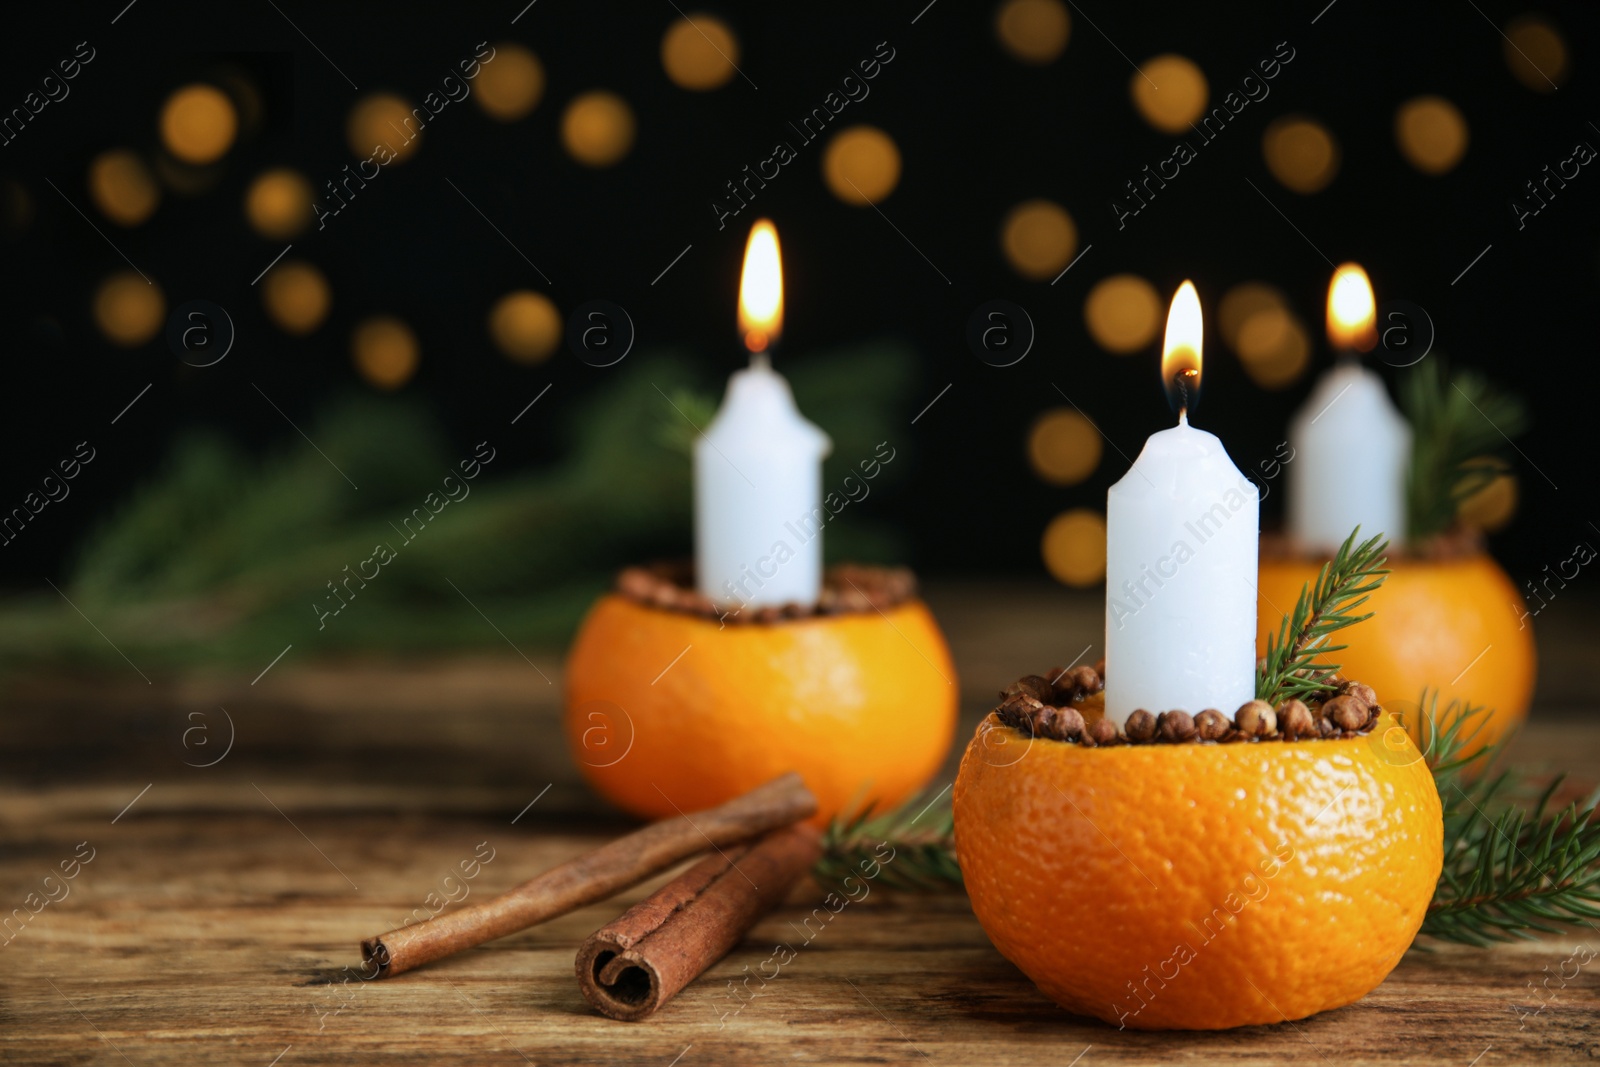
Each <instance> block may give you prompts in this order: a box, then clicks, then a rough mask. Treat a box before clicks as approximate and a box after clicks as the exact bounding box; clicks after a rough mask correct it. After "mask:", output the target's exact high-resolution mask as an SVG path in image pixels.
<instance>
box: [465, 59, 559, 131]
mask: <svg viewBox="0 0 1600 1067" xmlns="http://www.w3.org/2000/svg"><path fill="white" fill-rule="evenodd" d="M543 95H544V64H542V63H540V62H539V57H538V56H536V55H534V54H533V53H532V52H531V51H529V50H528V49H526V48H524V47H523V46H522V45H520V44H517V43H516V42H515V41H498V42H496V43H495V45H494V62H492V63H485V64H484V65H483V66H482V67H481V68H480V69H479V71H478V77H477V81H476V85H475V87H474V90H473V99H474V100H476V101H478V106H479V107H481V108H483V110H484V112H485V113H486V114H487V115H488V116H489V117H490V118H492V119H498V120H499V121H501V122H515V121H516V120H517V119H520V118H522V117H523V116H524V115H526V114H527V113H528V112H530V111H532V110H533V109H534V108H535V107H537V106H538V104H539V98H540V97H541V96H543Z"/></svg>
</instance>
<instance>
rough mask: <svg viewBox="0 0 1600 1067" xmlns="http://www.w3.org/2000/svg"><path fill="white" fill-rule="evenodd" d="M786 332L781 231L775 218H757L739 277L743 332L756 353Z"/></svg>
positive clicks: (740, 324) (749, 346) (740, 330)
mask: <svg viewBox="0 0 1600 1067" xmlns="http://www.w3.org/2000/svg"><path fill="white" fill-rule="evenodd" d="M782 332H783V260H782V258H781V256H780V255H779V252H778V230H777V227H775V226H773V225H772V220H771V219H757V220H756V224H755V225H754V226H752V227H750V239H749V241H748V242H746V243H745V246H744V271H743V273H742V274H740V276H739V334H740V336H742V337H743V338H744V346H745V347H746V348H748V349H749V350H750V351H751V352H752V353H755V352H765V351H766V350H767V349H769V348H771V347H772V346H773V345H774V344H775V343H777V340H778V335H779V334H780V333H782Z"/></svg>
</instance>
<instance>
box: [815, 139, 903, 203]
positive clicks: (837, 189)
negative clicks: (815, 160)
mask: <svg viewBox="0 0 1600 1067" xmlns="http://www.w3.org/2000/svg"><path fill="white" fill-rule="evenodd" d="M822 179H823V181H825V182H827V184H828V189H829V190H830V191H831V192H832V193H833V195H834V196H836V197H838V198H839V199H840V200H843V201H844V202H845V203H846V204H852V205H854V206H856V207H866V206H867V205H869V204H876V203H878V202H879V201H881V200H883V199H884V198H885V197H887V196H888V195H889V194H890V193H892V192H894V187H895V186H896V185H899V184H900V149H899V147H898V146H897V145H896V144H895V143H894V138H892V137H890V136H889V135H888V134H886V133H884V132H883V131H882V130H880V129H878V128H877V127H876V126H851V127H848V128H847V129H843V130H840V131H839V132H838V133H836V134H834V135H833V140H831V141H829V142H828V147H827V149H826V150H825V151H824V152H823V153H822Z"/></svg>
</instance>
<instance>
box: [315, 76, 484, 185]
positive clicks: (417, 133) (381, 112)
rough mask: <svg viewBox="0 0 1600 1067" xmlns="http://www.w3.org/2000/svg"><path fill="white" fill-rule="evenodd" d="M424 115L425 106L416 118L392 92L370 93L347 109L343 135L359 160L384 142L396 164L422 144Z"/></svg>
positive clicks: (367, 156) (367, 157) (373, 152)
mask: <svg viewBox="0 0 1600 1067" xmlns="http://www.w3.org/2000/svg"><path fill="white" fill-rule="evenodd" d="M479 77H482V75H481V74H480V75H479ZM426 118H427V110H426V109H423V119H422V120H418V119H417V118H416V117H415V116H414V115H413V114H412V109H411V105H410V104H408V103H406V102H405V101H404V100H402V99H401V98H400V97H398V96H395V95H394V94H393V93H373V94H371V95H370V96H367V97H363V98H362V99H361V100H360V101H359V102H358V103H357V104H356V106H355V107H353V108H351V109H350V118H349V119H348V120H346V122H345V138H346V141H347V143H348V144H349V145H350V151H351V152H352V153H354V154H355V155H356V156H357V157H358V158H360V159H371V158H372V157H373V155H374V154H375V153H376V152H377V149H378V146H379V145H386V146H387V147H388V149H389V151H390V152H393V153H394V159H393V160H390V162H395V163H398V162H402V161H404V160H406V159H409V158H411V156H413V155H414V154H416V151H417V149H418V148H420V147H421V146H422V127H423V125H424V124H425V120H426ZM408 122H409V125H408V124H407V123H408Z"/></svg>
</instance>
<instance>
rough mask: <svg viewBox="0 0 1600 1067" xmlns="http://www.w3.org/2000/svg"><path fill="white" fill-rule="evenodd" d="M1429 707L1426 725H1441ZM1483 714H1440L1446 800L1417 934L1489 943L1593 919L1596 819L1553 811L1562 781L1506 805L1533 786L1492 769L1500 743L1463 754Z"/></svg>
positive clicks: (1596, 908) (1433, 755) (1435, 763)
mask: <svg viewBox="0 0 1600 1067" xmlns="http://www.w3.org/2000/svg"><path fill="white" fill-rule="evenodd" d="M1436 704H1437V700H1435V701H1434V705H1435V706H1431V707H1430V709H1429V720H1430V721H1431V722H1438V721H1440V720H1439V719H1438V717H1437V715H1436ZM1458 713H1459V714H1458ZM1487 715H1488V713H1487V711H1486V709H1484V708H1479V707H1470V706H1469V707H1462V706H1459V705H1457V704H1455V703H1452V704H1451V705H1450V706H1449V707H1448V708H1447V709H1446V710H1445V714H1444V721H1445V722H1447V723H1449V726H1448V727H1447V728H1446V729H1445V730H1443V731H1441V732H1440V734H1439V736H1438V737H1437V738H1436V739H1435V740H1434V741H1433V742H1432V743H1430V744H1429V746H1428V747H1429V749H1430V751H1429V753H1428V762H1429V766H1430V767H1431V768H1432V770H1433V774H1434V783H1435V784H1436V785H1437V786H1438V788H1439V799H1440V800H1441V801H1442V802H1443V803H1444V869H1443V871H1442V872H1441V874H1440V876H1439V885H1438V887H1437V888H1436V889H1435V890H1434V894H1433V901H1432V902H1431V903H1430V904H1429V905H1428V912H1427V915H1426V917H1425V918H1424V919H1423V921H1422V933H1424V934H1427V935H1429V936H1430V937H1435V938H1438V939H1440V940H1442V941H1455V942H1458V943H1461V944H1466V945H1477V946H1487V945H1491V944H1493V943H1494V942H1497V941H1512V940H1516V939H1517V938H1528V939H1532V938H1533V937H1534V935H1535V933H1560V932H1561V929H1562V927H1563V926H1570V925H1573V924H1576V923H1587V922H1588V920H1590V919H1597V918H1600V816H1597V815H1596V809H1595V805H1594V803H1593V801H1592V800H1591V801H1589V802H1587V803H1585V804H1582V805H1580V804H1578V803H1576V802H1574V803H1572V804H1569V805H1567V806H1566V807H1565V808H1564V809H1562V810H1560V811H1551V810H1550V806H1549V805H1550V798H1551V797H1552V796H1553V795H1554V794H1555V791H1556V789H1557V788H1558V787H1559V786H1560V785H1561V782H1562V780H1563V779H1562V778H1559V777H1558V778H1556V779H1555V780H1554V781H1552V782H1551V783H1550V784H1549V785H1548V786H1547V787H1546V788H1545V789H1544V790H1543V791H1542V792H1540V793H1539V794H1538V795H1537V798H1536V799H1535V800H1534V801H1533V802H1532V803H1531V804H1528V803H1519V802H1517V801H1516V800H1514V799H1508V798H1507V795H1508V794H1515V793H1518V792H1525V791H1527V788H1528V787H1529V785H1530V784H1531V783H1530V782H1529V780H1528V779H1527V778H1526V777H1522V776H1517V775H1514V774H1512V773H1511V772H1501V773H1498V774H1491V773H1489V771H1488V768H1489V767H1490V765H1491V764H1492V763H1493V762H1494V756H1495V754H1496V751H1497V748H1498V746H1491V747H1488V748H1484V749H1482V750H1480V751H1478V752H1477V753H1475V754H1473V755H1471V756H1463V755H1462V752H1463V750H1464V749H1466V748H1467V747H1469V746H1470V744H1471V742H1472V740H1473V738H1474V737H1475V736H1476V735H1477V733H1478V732H1479V731H1480V730H1481V729H1482V726H1483V723H1484V722H1486V721H1487ZM1452 719H1453V720H1454V721H1451V720H1452Z"/></svg>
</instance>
